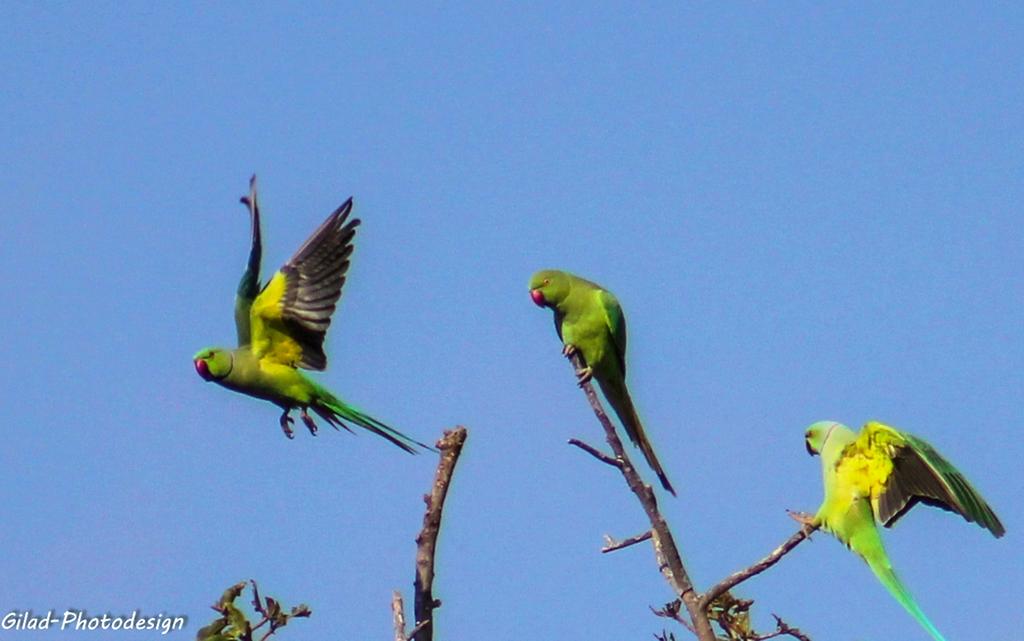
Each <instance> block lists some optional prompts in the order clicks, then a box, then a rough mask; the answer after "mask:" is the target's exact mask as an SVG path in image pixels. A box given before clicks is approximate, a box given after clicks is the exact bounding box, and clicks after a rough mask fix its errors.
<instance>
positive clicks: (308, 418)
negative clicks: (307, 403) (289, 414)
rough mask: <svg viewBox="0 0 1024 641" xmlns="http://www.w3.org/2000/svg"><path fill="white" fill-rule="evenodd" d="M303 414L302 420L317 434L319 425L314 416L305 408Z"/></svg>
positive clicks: (313, 433)
mask: <svg viewBox="0 0 1024 641" xmlns="http://www.w3.org/2000/svg"><path fill="white" fill-rule="evenodd" d="M301 416H302V422H303V423H305V424H306V427H307V428H309V433H310V434H312V435H313V436H316V430H317V427H316V423H314V422H313V417H312V416H310V415H309V414H307V413H306V410H305V408H303V410H302V415H301Z"/></svg>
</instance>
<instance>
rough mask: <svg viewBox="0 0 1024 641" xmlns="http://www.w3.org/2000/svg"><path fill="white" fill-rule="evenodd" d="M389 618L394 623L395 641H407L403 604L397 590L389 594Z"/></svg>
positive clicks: (400, 594)
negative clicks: (391, 618)
mask: <svg viewBox="0 0 1024 641" xmlns="http://www.w3.org/2000/svg"><path fill="white" fill-rule="evenodd" d="M391 616H392V617H393V618H394V621H395V641H409V639H408V637H406V636H405V604H404V603H402V593H401V592H399V591H398V590H395V591H394V592H392V593H391Z"/></svg>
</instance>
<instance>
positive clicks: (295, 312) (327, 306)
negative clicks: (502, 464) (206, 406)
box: [193, 177, 430, 452]
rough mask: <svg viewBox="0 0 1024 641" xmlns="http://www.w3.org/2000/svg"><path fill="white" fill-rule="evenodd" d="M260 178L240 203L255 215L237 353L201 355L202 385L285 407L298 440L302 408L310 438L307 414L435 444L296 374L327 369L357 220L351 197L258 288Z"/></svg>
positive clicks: (241, 290)
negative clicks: (330, 333)
mask: <svg viewBox="0 0 1024 641" xmlns="http://www.w3.org/2000/svg"><path fill="white" fill-rule="evenodd" d="M255 180H256V179H255V177H253V180H252V181H251V182H250V189H249V195H248V196H244V197H243V198H242V203H243V204H245V205H246V206H247V207H248V209H249V213H250V218H251V222H252V241H251V246H250V250H249V260H248V263H247V265H246V270H245V273H244V274H243V275H242V279H241V281H240V282H239V284H238V293H237V296H236V298H235V324H236V328H237V333H238V347H237V348H235V349H227V348H219V347H213V348H206V349H203V350H200V351H199V352H198V353H197V354H196V355H195V356H194V357H193V362H194V364H195V367H196V371H197V372H198V373H199V375H200V376H202V377H203V378H204V379H206V380H208V381H213V382H215V383H217V384H218V385H221V386H223V387H226V388H228V389H230V390H233V391H236V392H240V393H242V394H247V395H249V396H254V397H256V398H261V399H265V400H268V401H270V402H272V403H275V404H276V405H278V406H280V407H281V408H282V409H283V410H284V411H283V413H282V414H281V419H280V424H281V429H282V430H284V433H285V435H286V436H288V438H292V437H293V433H292V430H291V425H292V423H294V421H293V420H292V418H291V417H290V416H289V414H290V412H291V410H293V409H299V411H300V417H301V418H302V421H303V423H304V424H305V425H306V427H307V428H308V429H309V431H310V433H312V434H314V435H315V434H316V432H317V426H316V423H315V422H314V421H313V418H312V417H311V416H310V415H309V413H308V411H307V410H312V411H313V412H314V413H315V414H317V415H318V416H320V417H321V418H322V419H324V420H325V421H327V422H328V423H329V424H330V425H332V426H333V427H335V428H339V427H344V428H345V429H349V428H348V425H346V423H351V424H353V425H357V426H359V427H362V428H363V429H366V430H369V431H370V432H373V433H374V434H377V435H378V436H381V437H383V438H385V439H387V440H389V441H391V442H392V443H394V444H395V445H397V446H398V447H400V448H402V449H403V450H405V451H407V452H415V451H416V449H415V447H416V446H419V447H423V448H427V449H430V448H429V446H427V445H424V444H423V443H420V442H419V441H416V440H413V439H411V438H409V437H408V436H405V435H404V434H402V433H401V432H399V431H398V430H396V429H394V428H392V427H390V426H388V425H386V424H385V423H383V422H381V421H379V420H377V419H375V418H373V417H372V416H370V415H368V414H365V413H363V412H361V411H359V410H357V409H356V408H354V407H352V406H351V405H348V404H347V403H345V402H344V401H342V400H341V399H339V398H338V397H336V396H335V395H333V394H332V393H330V392H329V391H327V390H326V389H324V388H323V387H321V386H320V385H318V384H317V383H315V382H314V381H312V380H310V379H309V378H308V377H306V376H305V375H304V374H302V373H301V372H300V371H299V370H298V369H297V368H299V367H302V368H305V369H313V370H322V369H324V368H325V367H326V366H327V357H326V355H325V354H324V351H323V341H324V337H325V335H326V333H327V329H328V327H329V326H330V323H331V316H332V314H333V313H334V310H335V307H336V306H337V301H338V299H339V298H340V297H341V287H342V285H343V284H344V282H345V274H346V272H347V270H348V266H349V258H350V256H351V254H352V247H353V245H352V241H353V238H354V236H355V229H356V227H357V226H358V225H359V219H351V220H349V218H348V216H349V213H350V212H351V209H352V199H349V200H348V201H346V202H345V203H344V204H343V205H342V206H341V207H339V208H338V209H337V210H335V211H334V212H333V213H332V214H331V215H330V216H329V217H328V218H327V220H325V221H324V223H323V224H322V225H321V226H320V227H319V228H318V229H317V230H316V231H315V232H314V233H313V234H312V236H310V238H309V239H308V240H307V241H306V242H305V243H304V244H303V245H302V247H300V248H299V250H298V251H297V252H296V253H295V255H294V256H292V258H291V259H290V260H289V261H288V262H287V263H285V264H284V266H282V267H281V269H280V270H278V272H277V273H276V274H274V276H273V277H272V278H271V279H270V280H269V281H268V282H267V284H266V285H265V286H264V287H262V289H261V288H260V280H259V271H260V259H261V254H262V242H261V237H260V210H259V204H258V202H257V200H256V183H255Z"/></svg>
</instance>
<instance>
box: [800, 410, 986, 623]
mask: <svg viewBox="0 0 1024 641" xmlns="http://www.w3.org/2000/svg"><path fill="white" fill-rule="evenodd" d="M805 440H806V446H807V451H808V453H810V454H812V455H814V454H821V467H822V472H823V475H824V480H825V500H824V501H823V502H822V504H821V507H820V508H819V509H818V513H817V514H816V515H815V516H814V518H813V520H812V521H811V524H812V525H817V526H820V527H821V528H822V529H825V530H827V531H829V532H831V533H832V534H834V535H835V536H836V538H838V539H839V540H840V541H842V542H843V543H844V544H846V546H847V547H849V548H850V549H851V550H853V551H854V552H856V553H857V554H858V555H859V556H860V557H861V558H862V559H864V561H866V562H867V564H868V567H870V568H871V571H872V572H874V573H875V576H876V577H878V580H879V581H881V582H882V585H884V586H885V588H886V589H887V590H888V591H889V593H890V594H891V595H892V596H893V598H895V599H896V600H897V601H898V602H899V604H900V605H902V606H903V607H904V608H906V610H907V612H909V613H910V614H911V615H912V616H913V617H914V618H915V619H916V620H917V621H918V623H920V624H921V625H922V626H923V627H924V628H925V629H926V630H927V631H928V632H929V633H930V634H931V635H932V636H933V637H934V638H935V639H937V640H938V641H945V639H944V637H943V636H942V635H941V634H940V633H939V631H938V630H937V629H936V628H935V626H934V625H933V624H932V622H931V621H929V620H928V617H927V616H925V614H924V612H922V611H921V608H920V607H919V606H918V605H917V602H916V601H914V598H913V597H912V596H911V595H910V592H909V591H907V588H906V587H905V586H904V585H903V583H902V582H901V581H900V580H899V577H897V576H896V572H895V571H894V570H893V568H892V564H891V563H890V562H889V557H888V556H887V555H886V553H885V548H884V547H883V545H882V537H881V536H880V535H879V532H878V528H877V527H876V526H875V521H878V522H879V523H881V524H882V525H884V526H885V527H892V525H893V524H894V523H895V522H896V521H897V520H899V518H900V517H902V516H903V515H904V514H906V512H907V511H908V510H909V509H910V508H912V507H914V505H916V504H917V503H924V504H926V505H932V506H935V507H939V508H942V509H944V510H948V511H951V512H956V513H957V514H959V515H960V516H962V517H964V518H965V519H967V521H968V522H977V523H978V525H980V526H981V527H983V528H985V529H987V530H988V531H990V532H991V533H992V534H993V535H994V536H995V537H997V538H998V537H1001V536H1002V535H1003V534H1004V533H1005V532H1006V530H1005V529H1004V528H1003V524H1002V523H1000V522H999V518H998V517H997V516H996V515H995V513H994V512H993V511H992V508H990V507H989V505H988V503H986V502H985V499H983V498H981V495H980V494H979V493H978V491H977V490H975V489H974V488H973V487H971V484H970V483H968V482H967V479H965V478H964V476H963V474H961V473H960V472H959V470H957V469H956V468H955V467H953V465H952V464H951V463H950V462H949V461H947V460H946V459H945V458H943V456H942V455H941V454H939V453H938V452H937V451H935V448H933V447H932V446H931V445H929V444H928V443H926V442H925V441H923V440H921V439H920V438H918V437H916V436H914V435H913V434H908V433H906V432H901V431H899V430H897V429H895V428H892V427H889V426H888V425H885V424H883V423H877V422H870V423H868V424H867V425H865V426H864V427H863V428H862V429H861V431H860V434H859V435H858V434H855V433H854V432H853V430H851V429H849V428H848V427H846V426H845V425H842V424H840V423H836V422H833V421H820V422H818V423H815V424H813V425H811V426H810V427H809V428H807V433H806V435H805Z"/></svg>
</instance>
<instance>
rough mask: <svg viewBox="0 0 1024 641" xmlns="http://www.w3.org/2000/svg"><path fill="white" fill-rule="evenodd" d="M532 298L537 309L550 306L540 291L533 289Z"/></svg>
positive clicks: (531, 291)
mask: <svg viewBox="0 0 1024 641" xmlns="http://www.w3.org/2000/svg"><path fill="white" fill-rule="evenodd" d="M530 298H532V299H533V302H534V304H535V305H537V307H544V306H545V305H547V304H548V302H547V301H546V300H544V294H542V293H541V291H540V290H539V289H531V290H530Z"/></svg>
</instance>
